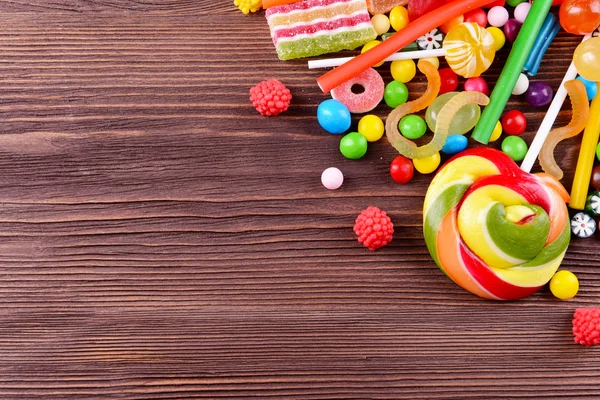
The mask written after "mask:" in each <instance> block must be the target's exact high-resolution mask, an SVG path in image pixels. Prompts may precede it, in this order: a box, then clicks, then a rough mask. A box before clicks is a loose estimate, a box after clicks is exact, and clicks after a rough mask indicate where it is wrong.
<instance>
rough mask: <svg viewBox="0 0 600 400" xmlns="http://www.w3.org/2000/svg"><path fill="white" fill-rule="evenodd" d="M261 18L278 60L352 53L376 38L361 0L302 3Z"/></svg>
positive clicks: (282, 8)
mask: <svg viewBox="0 0 600 400" xmlns="http://www.w3.org/2000/svg"><path fill="white" fill-rule="evenodd" d="M265 15H266V17H267V22H268V23H269V28H270V30H271V38H272V39H273V43H274V44H275V48H276V50H277V55H278V56H279V58H280V59H281V60H291V59H294V58H303V57H312V56H318V55H320V54H326V53H333V52H336V51H340V50H353V49H355V48H357V47H359V46H361V45H363V44H365V43H367V42H369V41H371V40H374V39H375V38H376V37H377V32H375V28H373V24H372V23H371V17H370V15H369V12H368V11H367V6H366V3H365V1H364V0H306V1H301V2H298V3H293V4H287V5H282V6H277V7H271V8H269V9H268V10H267V11H266V12H265Z"/></svg>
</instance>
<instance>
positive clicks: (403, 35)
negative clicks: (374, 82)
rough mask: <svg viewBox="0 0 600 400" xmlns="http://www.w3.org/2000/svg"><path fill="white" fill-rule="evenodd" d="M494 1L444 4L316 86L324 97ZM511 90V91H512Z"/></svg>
mask: <svg viewBox="0 0 600 400" xmlns="http://www.w3.org/2000/svg"><path fill="white" fill-rule="evenodd" d="M493 1H495V0H457V1H453V2H451V3H448V4H445V5H443V6H441V7H439V8H437V9H436V10H434V11H433V12H430V13H427V14H425V15H423V16H422V17H420V18H418V19H416V20H414V21H413V22H411V23H409V24H408V25H407V26H406V27H404V28H403V29H401V30H400V31H399V32H396V33H395V34H394V35H393V36H392V37H390V38H389V39H388V40H384V41H383V42H381V43H380V44H378V45H377V46H375V47H373V48H372V49H371V50H369V51H366V52H364V53H362V54H360V55H359V56H357V57H355V58H353V59H352V60H350V61H348V62H346V63H345V64H342V65H340V66H339V67H337V68H335V69H333V70H331V71H329V72H327V73H326V74H324V75H322V76H321V77H319V78H318V79H317V83H318V84H319V87H320V88H321V90H322V91H323V92H324V93H327V92H329V91H330V90H331V89H333V88H334V87H336V86H339V85H341V84H342V83H344V82H345V81H347V80H348V79H350V78H353V77H355V76H356V75H358V74H360V73H361V72H363V71H364V70H366V69H368V68H370V67H372V66H373V65H375V64H378V63H380V62H381V61H383V60H384V59H386V58H387V57H389V56H391V55H392V54H394V53H395V52H397V51H398V50H400V49H401V48H403V47H404V46H406V45H407V44H409V43H410V42H413V41H415V40H416V39H418V38H419V37H420V36H422V35H424V34H425V33H427V32H429V31H431V30H432V29H434V28H437V27H438V26H440V25H442V24H444V23H445V22H448V21H449V20H451V19H453V18H456V17H458V16H460V15H463V14H465V13H466V12H468V11H470V10H474V9H476V8H480V7H482V6H485V5H486V4H489V3H492V2H493ZM544 1H546V2H547V1H548V0H538V1H536V3H539V2H542V3H543V2H544ZM550 2H552V0H550ZM534 4H535V3H534ZM534 39H535V38H534ZM523 63H525V60H523ZM522 67H523V66H522V65H521V68H522ZM521 68H519V72H520V71H521ZM513 86H514V85H513ZM510 90H511V91H512V88H511V89H510Z"/></svg>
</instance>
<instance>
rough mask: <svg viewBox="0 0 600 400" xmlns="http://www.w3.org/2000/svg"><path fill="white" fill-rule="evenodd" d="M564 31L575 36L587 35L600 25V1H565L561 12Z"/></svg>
mask: <svg viewBox="0 0 600 400" xmlns="http://www.w3.org/2000/svg"><path fill="white" fill-rule="evenodd" d="M559 17H560V24H561V26H562V27H563V29H564V30H565V31H567V32H569V33H572V34H574V35H586V34H588V33H592V32H593V31H595V30H596V28H597V27H598V25H600V1H598V0H565V1H564V2H563V3H562V5H561V7H560V12H559Z"/></svg>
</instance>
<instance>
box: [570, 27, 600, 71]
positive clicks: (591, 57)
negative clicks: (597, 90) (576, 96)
mask: <svg viewBox="0 0 600 400" xmlns="http://www.w3.org/2000/svg"><path fill="white" fill-rule="evenodd" d="M573 63H574V64H575V67H576V68H577V72H579V75H581V76H582V77H583V78H584V79H587V80H588V81H592V82H596V81H600V37H594V38H591V39H589V40H586V41H585V42H583V43H581V44H580V45H579V46H577V49H575V53H574V54H573Z"/></svg>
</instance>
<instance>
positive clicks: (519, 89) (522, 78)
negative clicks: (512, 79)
mask: <svg viewBox="0 0 600 400" xmlns="http://www.w3.org/2000/svg"><path fill="white" fill-rule="evenodd" d="M527 89H529V78H528V77H527V75H525V74H519V79H517V83H516V84H515V88H514V89H513V91H512V94H514V95H517V96H519V95H522V94H524V93H525V92H527Z"/></svg>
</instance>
